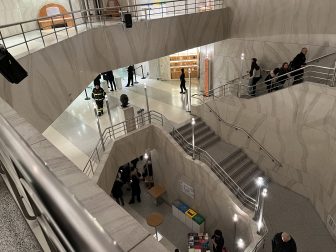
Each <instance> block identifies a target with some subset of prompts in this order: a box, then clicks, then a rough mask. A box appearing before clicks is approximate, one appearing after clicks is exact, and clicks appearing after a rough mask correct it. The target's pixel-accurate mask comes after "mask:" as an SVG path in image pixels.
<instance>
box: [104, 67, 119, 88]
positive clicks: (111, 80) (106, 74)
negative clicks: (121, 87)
mask: <svg viewBox="0 0 336 252" xmlns="http://www.w3.org/2000/svg"><path fill="white" fill-rule="evenodd" d="M103 79H104V80H106V82H107V86H109V84H110V90H111V91H114V90H117V87H116V84H115V81H114V75H113V71H112V70H110V71H107V72H104V73H103ZM113 87H114V88H113Z"/></svg>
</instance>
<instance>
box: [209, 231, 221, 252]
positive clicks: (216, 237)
mask: <svg viewBox="0 0 336 252" xmlns="http://www.w3.org/2000/svg"><path fill="white" fill-rule="evenodd" d="M211 241H212V246H213V251H214V252H222V251H223V248H224V237H223V234H222V231H220V230H218V229H216V230H215V233H214V234H213V236H212V237H211Z"/></svg>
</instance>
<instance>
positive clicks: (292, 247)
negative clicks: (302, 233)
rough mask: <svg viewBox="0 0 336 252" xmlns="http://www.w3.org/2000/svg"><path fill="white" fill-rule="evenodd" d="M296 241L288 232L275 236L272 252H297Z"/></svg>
mask: <svg viewBox="0 0 336 252" xmlns="http://www.w3.org/2000/svg"><path fill="white" fill-rule="evenodd" d="M296 251H297V250H296V243H295V241H294V239H293V238H292V237H291V236H290V235H289V234H288V233H286V232H280V233H277V234H275V236H274V237H273V239H272V252H296Z"/></svg>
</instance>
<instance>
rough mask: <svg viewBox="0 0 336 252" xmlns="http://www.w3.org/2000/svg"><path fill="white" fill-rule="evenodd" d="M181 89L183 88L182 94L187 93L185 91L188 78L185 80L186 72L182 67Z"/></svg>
mask: <svg viewBox="0 0 336 252" xmlns="http://www.w3.org/2000/svg"><path fill="white" fill-rule="evenodd" d="M180 82H181V83H180V89H181V92H180V94H185V92H186V91H187V89H186V86H185V84H186V80H185V74H184V68H181V75H180Z"/></svg>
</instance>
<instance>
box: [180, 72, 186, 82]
mask: <svg viewBox="0 0 336 252" xmlns="http://www.w3.org/2000/svg"><path fill="white" fill-rule="evenodd" d="M180 81H181V83H185V82H186V81H185V74H184V73H181V75H180Z"/></svg>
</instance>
